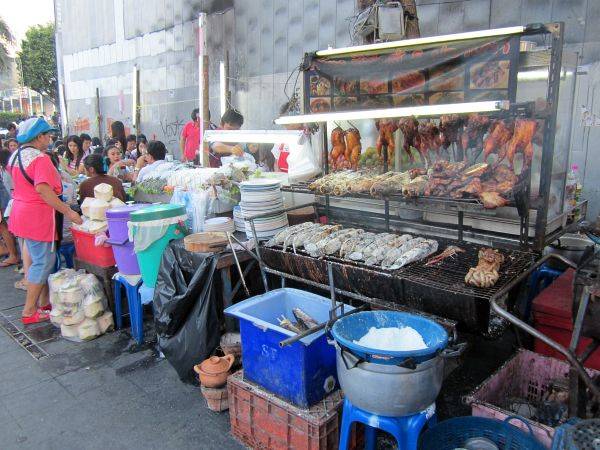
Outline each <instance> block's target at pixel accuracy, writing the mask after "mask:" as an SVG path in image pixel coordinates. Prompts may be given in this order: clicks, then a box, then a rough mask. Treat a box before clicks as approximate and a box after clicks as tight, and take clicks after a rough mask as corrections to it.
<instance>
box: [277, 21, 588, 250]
mask: <svg viewBox="0 0 600 450" xmlns="http://www.w3.org/2000/svg"><path fill="white" fill-rule="evenodd" d="M563 34H564V26H563V24H562V23H551V24H545V25H541V24H536V25H529V26H525V27H510V28H505V29H498V30H484V31H481V32H470V33H462V34H458V35H449V36H436V37H432V38H420V39H415V40H408V41H397V42H390V43H383V44H372V45H367V46H359V47H350V48H345V49H329V50H325V51H320V52H316V53H314V54H308V55H306V56H305V60H304V64H303V70H304V105H303V106H304V111H303V112H304V114H301V115H297V116H285V117H281V118H279V119H278V120H276V123H279V124H286V123H288V124H289V123H309V122H316V123H319V124H320V126H321V128H322V129H323V130H324V133H323V136H324V139H323V176H322V177H320V178H318V179H315V180H310V182H305V183H296V184H293V185H292V186H290V187H289V188H288V189H289V190H291V191H296V192H305V193H310V192H312V193H314V194H316V196H317V199H318V200H319V201H320V202H321V203H322V205H323V210H324V213H325V214H327V215H332V216H336V217H338V218H342V217H344V216H345V217H350V216H352V215H353V213H352V210H355V211H356V210H359V211H360V213H361V215H362V216H363V217H364V218H365V220H370V221H371V224H372V225H373V226H375V227H382V228H386V229H388V230H390V229H394V230H407V229H411V228H418V229H420V230H422V231H423V230H424V231H429V232H431V233H435V234H441V235H445V236H447V237H450V238H458V239H459V240H463V239H466V240H472V241H476V242H482V243H490V244H499V245H506V246H521V247H526V248H530V249H534V250H537V251H541V250H542V249H543V247H544V246H545V245H546V244H547V243H548V242H549V241H550V240H553V239H555V238H556V236H557V235H558V234H560V233H561V232H563V231H564V229H565V225H566V214H564V213H563V210H564V209H563V203H564V191H565V182H566V176H567V169H568V160H569V143H570V130H571V119H572V108H573V100H574V86H575V76H576V63H577V56H576V55H573V54H570V53H569V54H568V53H565V54H563V49H562V47H563ZM529 40H531V41H538V42H539V44H540V45H538V46H537V47H535V48H532V45H530V42H526V41H529ZM367 215H368V217H367Z"/></svg>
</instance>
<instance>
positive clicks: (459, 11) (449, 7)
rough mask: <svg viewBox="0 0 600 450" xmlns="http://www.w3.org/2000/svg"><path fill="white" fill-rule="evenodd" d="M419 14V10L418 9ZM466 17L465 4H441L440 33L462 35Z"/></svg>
mask: <svg viewBox="0 0 600 450" xmlns="http://www.w3.org/2000/svg"><path fill="white" fill-rule="evenodd" d="M469 3H470V2H469ZM418 13H419V10H418V9H417V14H418ZM464 16H465V5H464V2H451V3H441V4H440V12H439V16H438V33H439V34H451V33H460V32H461V31H462V30H463V26H464Z"/></svg>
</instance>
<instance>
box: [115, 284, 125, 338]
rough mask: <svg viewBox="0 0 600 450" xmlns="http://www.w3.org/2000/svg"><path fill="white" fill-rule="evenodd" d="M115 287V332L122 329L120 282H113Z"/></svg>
mask: <svg viewBox="0 0 600 450" xmlns="http://www.w3.org/2000/svg"><path fill="white" fill-rule="evenodd" d="M114 286H115V316H116V317H115V323H116V326H117V330H119V329H121V328H123V311H122V309H121V282H120V281H119V280H114Z"/></svg>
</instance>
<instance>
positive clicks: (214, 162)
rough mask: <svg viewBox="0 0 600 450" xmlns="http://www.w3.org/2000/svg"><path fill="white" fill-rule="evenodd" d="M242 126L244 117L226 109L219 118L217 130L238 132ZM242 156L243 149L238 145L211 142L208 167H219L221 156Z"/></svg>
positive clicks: (233, 110)
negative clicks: (219, 122) (219, 124)
mask: <svg viewBox="0 0 600 450" xmlns="http://www.w3.org/2000/svg"><path fill="white" fill-rule="evenodd" d="M243 124H244V116H242V115H241V114H240V113H239V112H238V111H236V110H235V109H228V110H227V111H225V114H223V117H221V126H220V127H219V128H218V130H239V129H240V128H242V125H243ZM229 155H235V156H244V148H243V147H242V146H241V145H239V144H234V145H231V144H225V143H223V142H213V143H211V144H210V146H209V147H208V162H209V165H210V167H221V156H229Z"/></svg>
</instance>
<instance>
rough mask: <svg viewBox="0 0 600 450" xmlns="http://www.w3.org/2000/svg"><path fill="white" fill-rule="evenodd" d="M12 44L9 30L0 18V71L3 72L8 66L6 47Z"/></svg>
mask: <svg viewBox="0 0 600 450" xmlns="http://www.w3.org/2000/svg"><path fill="white" fill-rule="evenodd" d="M14 42H15V39H14V38H13V35H12V33H11V32H10V28H8V25H7V24H6V22H5V21H4V19H3V18H2V17H0V71H5V70H6V69H8V67H9V65H10V58H9V56H8V47H9V46H10V45H12V44H14Z"/></svg>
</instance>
